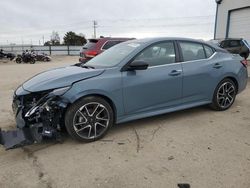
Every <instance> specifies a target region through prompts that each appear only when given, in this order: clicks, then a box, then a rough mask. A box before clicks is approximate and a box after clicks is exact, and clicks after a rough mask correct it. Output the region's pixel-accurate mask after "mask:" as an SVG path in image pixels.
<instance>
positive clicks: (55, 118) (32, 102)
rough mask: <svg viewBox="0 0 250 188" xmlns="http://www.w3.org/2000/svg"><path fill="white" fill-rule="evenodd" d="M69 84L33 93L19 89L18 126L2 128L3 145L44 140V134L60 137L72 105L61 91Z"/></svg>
mask: <svg viewBox="0 0 250 188" xmlns="http://www.w3.org/2000/svg"><path fill="white" fill-rule="evenodd" d="M67 90H68V88H60V89H57V90H53V91H46V92H40V93H30V92H27V91H25V90H24V89H23V88H21V89H20V87H19V88H18V90H17V91H16V92H15V95H14V98H13V104H12V108H13V111H14V114H15V118H16V124H17V129H16V130H11V131H2V130H0V145H3V146H4V147H5V148H6V149H7V150H8V149H14V148H18V147H22V146H25V145H30V144H33V143H40V142H42V140H43V139H44V138H55V139H57V140H59V139H60V130H61V127H62V126H63V120H64V118H63V116H64V112H65V109H66V107H67V105H68V102H67V100H65V99H64V98H63V97H62V96H61V95H62V94H64V93H65V91H67Z"/></svg>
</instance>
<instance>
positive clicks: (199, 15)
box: [0, 0, 216, 44]
mask: <svg viewBox="0 0 250 188" xmlns="http://www.w3.org/2000/svg"><path fill="white" fill-rule="evenodd" d="M215 11H216V3H215V1H214V0H188V1H187V0H94V1H91V0H1V1H0V44H6V43H17V44H18V43H19V44H21V43H22V41H23V43H31V42H32V43H33V44H38V43H39V40H40V42H41V43H42V40H43V36H44V37H45V41H46V40H49V39H50V36H51V33H52V31H58V32H59V34H60V38H61V41H62V39H63V36H64V34H65V33H66V32H67V31H74V32H76V33H83V34H84V35H85V36H86V37H87V38H91V37H93V20H96V21H97V22H98V28H97V36H100V35H103V36H113V37H118V36H119V37H136V38H144V37H155V36H181V37H192V38H202V39H210V38H212V37H213V30H214V19H215Z"/></svg>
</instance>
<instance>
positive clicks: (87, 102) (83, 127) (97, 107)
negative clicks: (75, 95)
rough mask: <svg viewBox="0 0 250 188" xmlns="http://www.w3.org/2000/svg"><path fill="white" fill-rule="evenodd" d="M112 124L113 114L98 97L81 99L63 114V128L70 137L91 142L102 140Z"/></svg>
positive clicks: (109, 107)
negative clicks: (64, 127)
mask: <svg viewBox="0 0 250 188" xmlns="http://www.w3.org/2000/svg"><path fill="white" fill-rule="evenodd" d="M113 123H114V113H113V110H112V108H111V106H110V105H109V103H108V102H107V101H105V100H104V99H103V98H100V97H86V98H82V99H80V100H79V101H77V102H76V103H74V104H72V105H71V106H70V107H69V109H68V110H67V112H66V114H65V126H66V129H67V131H68V133H69V134H70V136H71V137H73V138H74V139H76V140H78V141H85V142H91V141H95V140H98V139H100V138H102V137H103V136H104V135H105V134H106V133H107V132H108V130H109V128H110V127H111V126H112V125H113Z"/></svg>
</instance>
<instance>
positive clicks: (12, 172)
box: [0, 57, 250, 188]
mask: <svg viewBox="0 0 250 188" xmlns="http://www.w3.org/2000/svg"><path fill="white" fill-rule="evenodd" d="M76 61H77V57H57V58H54V61H53V62H51V63H39V64H35V65H29V64H27V65H26V64H21V65H17V64H14V63H0V104H1V105H0V127H1V128H4V129H11V128H13V127H14V126H15V123H14V120H13V115H12V112H11V97H12V93H13V90H14V89H15V88H16V87H17V86H18V85H19V84H20V83H22V82H23V81H24V80H26V79H27V78H29V77H30V76H32V75H34V74H35V73H38V72H40V71H42V70H45V69H48V68H51V67H57V66H63V65H67V64H71V63H72V62H76ZM249 109H250V87H247V89H246V90H245V91H244V92H243V93H242V94H240V95H239V96H238V97H237V100H236V102H235V104H234V105H233V107H232V108H231V109H229V110H228V111H225V112H214V111H211V110H210V109H208V108H207V107H199V108H194V109H190V110H185V111H181V112H175V113H170V114H166V115H161V116H157V117H154V118H148V119H143V120H139V121H133V122H130V123H125V124H122V125H117V126H115V127H113V128H112V130H111V131H110V132H109V134H108V135H107V136H106V137H105V138H104V139H103V140H101V141H97V142H94V143H88V144H81V143H77V142H75V141H73V140H71V139H70V138H68V137H66V138H65V139H66V140H65V142H64V143H63V144H56V143H44V144H40V145H33V146H29V147H25V148H22V149H16V150H11V151H5V150H4V149H3V148H2V147H0V187H1V188H5V187H13V188H16V187H19V188H29V187H41V188H43V187H45V188H51V187H83V188H85V187H86V188H89V187H102V188H112V187H114V188H117V187H136V188H138V187H157V188H161V187H162V188H170V187H171V188H172V187H173V188H175V187H177V183H189V184H190V185H191V187H192V188H211V187H213V188H222V187H223V188H247V187H250V110H249Z"/></svg>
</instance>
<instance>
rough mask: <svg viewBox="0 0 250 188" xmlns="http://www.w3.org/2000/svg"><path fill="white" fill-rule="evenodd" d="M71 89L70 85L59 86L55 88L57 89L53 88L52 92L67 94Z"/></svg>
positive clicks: (57, 94)
mask: <svg viewBox="0 0 250 188" xmlns="http://www.w3.org/2000/svg"><path fill="white" fill-rule="evenodd" d="M69 89H70V86H67V87H63V88H59V89H55V90H53V91H52V92H51V94H53V95H55V96H60V95H63V94H65V93H66V92H67V91H68V90H69Z"/></svg>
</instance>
